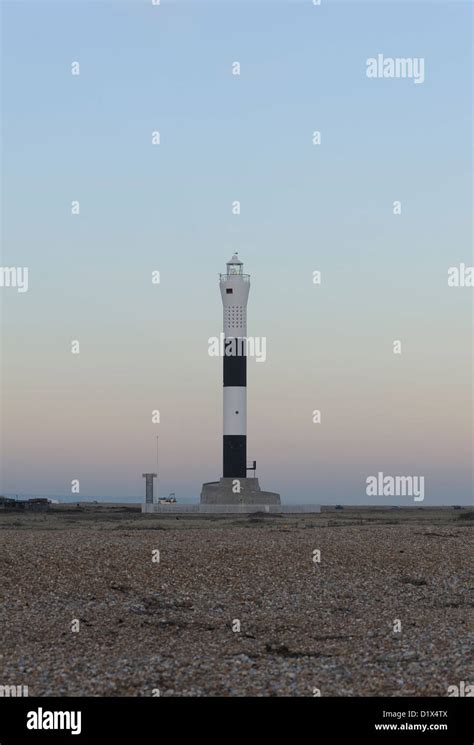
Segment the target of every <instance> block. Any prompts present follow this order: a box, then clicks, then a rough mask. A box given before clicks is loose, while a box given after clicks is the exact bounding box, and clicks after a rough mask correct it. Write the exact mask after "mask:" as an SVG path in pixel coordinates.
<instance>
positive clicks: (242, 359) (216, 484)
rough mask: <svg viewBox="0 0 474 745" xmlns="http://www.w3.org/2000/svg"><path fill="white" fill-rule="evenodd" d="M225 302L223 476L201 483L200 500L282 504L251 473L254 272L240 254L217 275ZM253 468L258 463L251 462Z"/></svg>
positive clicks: (234, 256) (215, 502) (204, 501)
mask: <svg viewBox="0 0 474 745" xmlns="http://www.w3.org/2000/svg"><path fill="white" fill-rule="evenodd" d="M219 287H220V292H221V298H222V306H223V316H224V318H223V327H224V334H223V336H224V339H223V345H222V357H223V436H222V452H223V457H222V478H221V479H220V481H212V482H207V483H205V484H203V487H202V491H201V504H233V505H235V504H242V505H245V504H254V505H255V504H261V505H268V504H280V495H279V494H276V493H274V492H264V491H261V489H260V485H259V482H258V479H257V478H247V470H248V469H247V340H248V337H247V302H248V298H249V291H250V275H249V274H245V273H244V265H243V263H242V261H241V260H240V259H239V256H238V254H237V253H235V254H234V255H233V256H232V258H231V259H230V260H229V261H228V262H227V264H226V272H225V274H220V275H219ZM253 469H255V463H254V464H253Z"/></svg>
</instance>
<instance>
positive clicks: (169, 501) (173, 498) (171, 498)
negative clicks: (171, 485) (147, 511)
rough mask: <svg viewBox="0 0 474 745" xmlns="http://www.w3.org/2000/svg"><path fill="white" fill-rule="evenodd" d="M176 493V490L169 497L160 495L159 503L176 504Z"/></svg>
mask: <svg viewBox="0 0 474 745" xmlns="http://www.w3.org/2000/svg"><path fill="white" fill-rule="evenodd" d="M176 501H177V500H176V495H175V493H174V492H171V494H170V495H169V496H168V497H160V498H159V500H158V504H176Z"/></svg>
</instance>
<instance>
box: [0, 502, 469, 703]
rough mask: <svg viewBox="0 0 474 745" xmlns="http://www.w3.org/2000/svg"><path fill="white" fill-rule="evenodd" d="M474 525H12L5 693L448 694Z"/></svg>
mask: <svg viewBox="0 0 474 745" xmlns="http://www.w3.org/2000/svg"><path fill="white" fill-rule="evenodd" d="M472 516H473V513H472V512H471V513H469V512H468V511H467V510H460V511H456V510H429V509H425V510H423V511H419V510H400V511H394V512H391V511H390V510H387V511H383V510H379V511H372V512H371V511H369V510H366V511H359V512H358V511H356V510H352V511H350V510H347V511H345V512H344V513H338V512H336V511H334V510H332V511H323V512H322V513H321V514H319V515H303V516H291V517H289V516H275V517H274V516H265V517H263V516H261V517H258V516H257V517H247V516H238V517H236V516H233V517H229V516H227V517H225V518H220V517H219V518H209V517H199V516H197V517H194V518H193V517H187V518H184V517H180V518H179V519H176V517H171V516H165V517H163V516H146V515H143V516H142V515H140V514H135V513H133V512H131V511H129V512H127V511H125V510H123V509H115V510H113V509H112V508H111V509H109V510H97V513H96V512H94V511H91V510H82V509H78V510H77V512H74V510H73V509H70V510H65V511H62V512H61V511H59V510H58V511H54V512H51V513H48V514H44V515H43V514H41V515H40V514H38V515H20V514H9V515H3V516H2V517H1V518H0V594H1V611H0V621H1V648H0V652H1V654H0V683H1V684H3V685H7V684H8V685H12V684H14V685H27V686H28V689H29V695H30V696H35V695H38V696H80V695H89V696H90V695H92V696H152V695H158V691H159V695H161V696H246V695H257V696H313V695H317V691H316V690H315V689H318V690H319V691H320V694H321V695H322V696H382V695H388V696H413V695H414V696H430V695H434V696H446V695H447V688H448V686H450V685H459V682H460V681H466V684H467V682H468V681H470V679H472V671H473V666H472V657H470V654H471V649H472V635H471V636H470V632H472V618H473V613H472V608H473V600H472V590H473V585H474V580H473V578H472V555H473V551H472V549H473V545H472V525H473V524H474V521H473V520H472V519H470V518H472ZM156 551H159V561H157V560H156V559H157V558H158V555H157V554H156ZM315 551H316V553H314V552H315ZM318 551H319V552H320V556H319V555H318V553H317V552H318ZM154 552H155V553H154ZM318 558H320V561H319V562H318V561H314V559H318ZM77 621H78V622H79V623H78V624H77ZM397 621H398V622H399V623H397ZM400 625H401V631H399V630H398V629H399V628H400ZM73 628H78V629H79V630H78V631H74V630H73Z"/></svg>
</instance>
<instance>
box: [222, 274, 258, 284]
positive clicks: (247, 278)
mask: <svg viewBox="0 0 474 745" xmlns="http://www.w3.org/2000/svg"><path fill="white" fill-rule="evenodd" d="M219 277H220V280H221V282H227V281H228V280H229V279H235V278H236V277H238V278H240V279H243V280H244V282H250V274H237V273H235V274H219Z"/></svg>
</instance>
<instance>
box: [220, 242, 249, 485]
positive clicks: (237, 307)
mask: <svg viewBox="0 0 474 745" xmlns="http://www.w3.org/2000/svg"><path fill="white" fill-rule="evenodd" d="M226 266H227V271H226V273H225V274H220V275H219V277H220V281H219V285H220V290H221V297H222V305H223V308H224V347H223V356H224V359H223V384H224V400H223V411H224V431H223V459H222V460H223V469H222V470H223V477H224V478H246V477H247V349H246V341H247V302H248V297H249V290H250V275H249V274H244V271H243V269H244V265H243V263H242V262H241V261H240V259H239V257H238V254H234V255H233V256H232V258H231V259H230V261H228V262H227V265H226Z"/></svg>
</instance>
